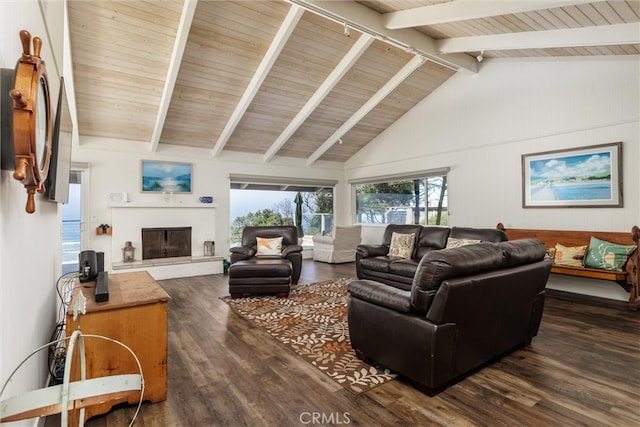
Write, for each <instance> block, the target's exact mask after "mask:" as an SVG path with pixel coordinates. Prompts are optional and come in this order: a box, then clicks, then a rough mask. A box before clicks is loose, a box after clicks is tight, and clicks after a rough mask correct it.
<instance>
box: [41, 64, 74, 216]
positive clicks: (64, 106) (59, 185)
mask: <svg viewBox="0 0 640 427" xmlns="http://www.w3.org/2000/svg"><path fill="white" fill-rule="evenodd" d="M54 120H55V122H54V126H53V140H52V141H51V166H50V167H49V175H48V176H47V181H46V183H45V188H46V196H47V197H48V198H49V200H53V201H55V202H59V203H67V202H68V201H69V172H70V169H71V136H72V134H73V121H72V120H71V112H70V111H69V102H68V100H67V92H66V90H65V87H64V77H61V78H60V93H59V94H58V108H57V109H56V115H55V118H54Z"/></svg>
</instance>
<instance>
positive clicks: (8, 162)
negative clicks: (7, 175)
mask: <svg viewBox="0 0 640 427" xmlns="http://www.w3.org/2000/svg"><path fill="white" fill-rule="evenodd" d="M14 74H15V71H14V70H13V69H10V68H0V91H1V92H2V93H1V94H0V95H1V96H0V167H1V168H2V170H10V171H13V170H14V169H15V168H16V158H15V149H14V148H13V100H12V98H11V97H10V96H9V92H10V91H11V89H13V84H14V80H15V78H14Z"/></svg>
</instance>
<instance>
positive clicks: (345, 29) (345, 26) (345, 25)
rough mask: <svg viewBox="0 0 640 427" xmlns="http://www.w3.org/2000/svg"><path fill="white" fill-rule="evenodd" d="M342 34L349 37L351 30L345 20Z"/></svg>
mask: <svg viewBox="0 0 640 427" xmlns="http://www.w3.org/2000/svg"><path fill="white" fill-rule="evenodd" d="M344 35H345V36H347V37H351V32H350V31H349V26H348V25H347V23H346V22H345V23H344Z"/></svg>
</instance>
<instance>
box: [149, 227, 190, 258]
mask: <svg viewBox="0 0 640 427" xmlns="http://www.w3.org/2000/svg"><path fill="white" fill-rule="evenodd" d="M184 256H191V227H155V228H143V229H142V259H143V260H145V259H154V258H172V257H184Z"/></svg>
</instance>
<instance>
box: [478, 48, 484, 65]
mask: <svg viewBox="0 0 640 427" xmlns="http://www.w3.org/2000/svg"><path fill="white" fill-rule="evenodd" d="M476 59H477V60H478V62H482V61H484V50H483V51H481V52H480V55H478V56H476Z"/></svg>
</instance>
